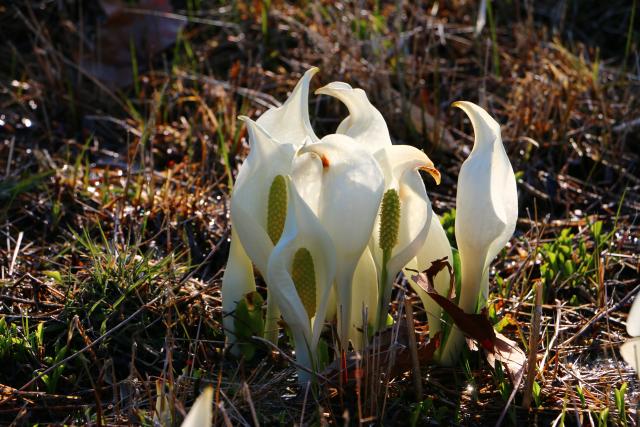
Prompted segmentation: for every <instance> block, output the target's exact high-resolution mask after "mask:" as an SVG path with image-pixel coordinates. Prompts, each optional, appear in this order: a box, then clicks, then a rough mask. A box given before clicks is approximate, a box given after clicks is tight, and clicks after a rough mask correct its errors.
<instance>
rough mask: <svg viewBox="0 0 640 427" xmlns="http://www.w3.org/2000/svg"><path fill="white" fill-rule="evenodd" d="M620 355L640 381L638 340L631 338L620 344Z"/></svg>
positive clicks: (639, 340) (639, 344)
mask: <svg viewBox="0 0 640 427" xmlns="http://www.w3.org/2000/svg"><path fill="white" fill-rule="evenodd" d="M620 355H621V356H622V358H623V359H624V361H625V362H627V363H628V364H629V365H630V366H631V367H632V368H633V369H634V370H635V371H636V372H637V373H638V379H640V338H633V339H630V340H629V341H627V342H625V343H624V344H622V345H621V346H620Z"/></svg>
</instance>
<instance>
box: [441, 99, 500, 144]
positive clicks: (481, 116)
mask: <svg viewBox="0 0 640 427" xmlns="http://www.w3.org/2000/svg"><path fill="white" fill-rule="evenodd" d="M451 106H453V107H457V108H460V109H461V110H462V111H464V112H465V113H466V114H467V116H468V117H469V120H471V125H472V126H473V132H474V134H475V143H474V147H475V145H476V144H478V145H484V144H486V143H487V142H493V141H495V140H496V139H498V138H500V124H499V123H498V122H496V121H495V119H494V118H493V117H491V115H489V113H487V111H486V110H485V109H484V108H482V107H480V106H479V105H476V104H474V103H473V102H469V101H456V102H454V103H453V104H451Z"/></svg>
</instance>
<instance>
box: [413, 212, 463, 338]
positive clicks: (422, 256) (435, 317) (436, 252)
mask: <svg viewBox="0 0 640 427" xmlns="http://www.w3.org/2000/svg"><path fill="white" fill-rule="evenodd" d="M444 257H447V258H448V260H449V264H451V265H452V266H453V255H452V253H451V245H450V244H449V239H447V234H446V233H445V231H444V229H443V228H442V224H440V218H438V215H435V214H434V215H433V216H432V217H431V221H430V223H429V233H428V234H427V239H426V241H425V243H424V245H423V246H422V247H421V248H420V250H419V251H418V254H417V255H416V257H415V258H414V259H413V260H412V261H411V262H410V263H409V264H408V265H407V268H412V269H414V270H418V271H424V270H426V269H427V268H429V267H431V263H432V262H433V261H435V260H437V259H442V258H444ZM413 274H415V273H413V272H411V271H407V270H405V277H407V278H408V280H409V284H410V285H411V287H412V288H413V289H414V290H415V291H416V293H417V294H418V296H419V297H420V300H421V301H422V305H423V306H424V309H425V310H426V312H427V319H428V321H429V336H430V337H433V336H434V335H435V334H436V333H437V332H438V331H440V330H441V329H442V325H441V323H440V317H441V315H442V308H441V307H440V305H439V304H438V303H436V302H435V301H434V300H433V299H432V298H431V297H430V296H429V295H427V293H426V292H425V291H424V290H423V289H422V288H421V287H420V286H418V285H417V284H416V283H415V282H414V281H413V280H412V279H411V276H412V275H413ZM434 282H435V283H434V286H435V288H436V291H438V293H439V294H440V295H447V292H448V291H449V285H450V283H451V282H450V276H449V271H448V270H446V269H444V270H442V271H440V272H439V273H438V274H437V275H436V277H435V279H434Z"/></svg>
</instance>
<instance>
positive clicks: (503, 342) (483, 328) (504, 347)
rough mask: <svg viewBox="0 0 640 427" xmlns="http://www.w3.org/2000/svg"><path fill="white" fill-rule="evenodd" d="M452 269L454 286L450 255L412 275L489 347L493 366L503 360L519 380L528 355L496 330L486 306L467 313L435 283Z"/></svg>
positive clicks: (465, 329) (467, 331) (462, 326)
mask: <svg viewBox="0 0 640 427" xmlns="http://www.w3.org/2000/svg"><path fill="white" fill-rule="evenodd" d="M443 268H448V269H449V275H450V277H451V287H452V288H453V287H454V283H453V280H454V275H453V270H452V268H451V265H450V264H449V262H448V261H447V258H442V259H439V260H436V261H434V262H433V263H431V267H429V268H428V269H427V270H425V271H424V272H423V273H418V274H416V275H413V276H412V279H413V280H414V281H415V282H416V283H417V284H418V285H419V286H420V287H421V288H422V289H424V291H425V292H427V293H428V294H429V296H430V297H431V298H433V300H434V301H435V302H437V303H438V304H439V305H440V307H442V309H443V310H444V311H446V312H447V313H448V314H449V315H450V316H451V318H452V319H453V321H454V322H455V324H456V325H457V326H458V328H460V330H461V331H462V332H463V333H464V334H465V335H467V336H468V337H469V338H471V339H473V340H475V341H477V342H479V343H480V345H482V347H483V348H484V349H485V350H486V351H487V360H488V361H489V363H490V364H491V365H492V366H495V361H496V360H498V361H500V362H502V363H503V364H504V365H505V367H506V369H507V372H508V373H509V376H510V377H511V380H512V381H514V382H515V381H516V379H517V378H519V376H520V375H521V374H522V371H523V369H524V367H525V363H526V360H527V358H526V356H525V354H524V352H523V351H522V350H521V349H520V348H519V347H518V346H517V345H516V343H515V342H514V341H511V340H510V339H509V338H507V337H505V336H504V335H502V334H500V333H497V332H496V331H495V329H494V328H493V326H492V325H491V323H490V322H489V318H488V317H487V313H486V309H484V310H482V313H480V314H472V313H465V312H464V311H463V310H462V309H461V308H460V307H458V306H457V305H456V304H454V303H453V301H451V300H449V299H448V298H445V297H443V296H442V295H440V294H439V293H438V292H437V291H436V290H435V288H434V286H433V278H434V277H435V276H436V275H437V274H438V273H439V272H440V271H441V270H442V269H443Z"/></svg>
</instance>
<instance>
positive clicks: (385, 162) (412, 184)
mask: <svg viewBox="0 0 640 427" xmlns="http://www.w3.org/2000/svg"><path fill="white" fill-rule="evenodd" d="M374 156H375V158H376V160H378V163H379V164H380V165H381V168H382V171H383V173H384V178H385V191H388V190H395V191H396V192H397V193H398V198H399V200H400V222H399V230H398V240H397V243H396V245H395V246H394V247H393V249H392V251H391V257H390V258H389V260H388V262H387V265H386V272H387V274H386V277H385V278H382V277H381V278H380V280H384V281H385V283H382V289H384V293H383V295H380V298H381V307H387V306H388V305H389V302H390V299H391V290H392V287H393V282H394V279H395V277H396V275H397V274H398V273H399V272H400V270H401V269H402V268H403V267H404V266H405V265H406V264H407V263H408V262H409V261H411V259H413V258H414V257H415V256H416V254H417V253H418V250H419V249H420V248H421V247H422V246H423V245H424V242H425V240H426V239H427V234H428V232H429V224H430V222H431V216H432V215H433V211H432V209H431V201H430V200H429V197H428V196H427V191H426V189H425V186H424V182H423V181H422V177H421V176H420V173H419V172H418V171H419V170H424V171H426V172H428V173H429V174H431V176H432V177H433V178H434V179H435V181H436V183H440V173H439V172H438V171H437V170H436V169H435V167H434V165H433V162H432V161H431V160H430V159H429V157H428V156H427V155H426V154H425V153H424V152H422V151H421V150H418V149H417V148H415V147H412V146H408V145H391V146H388V147H384V148H382V149H380V150H378V151H377V152H376V153H375V155H374ZM380 219H381V218H380V215H378V216H377V217H376V223H375V226H374V230H373V233H372V235H371V240H370V243H369V249H370V250H371V253H372V254H373V259H374V261H375V263H376V267H377V269H378V272H379V273H380V272H381V271H382V269H383V265H382V264H383V262H384V261H383V251H382V249H381V248H380V232H379V228H380ZM381 315H382V316H385V313H382V314H381Z"/></svg>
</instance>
